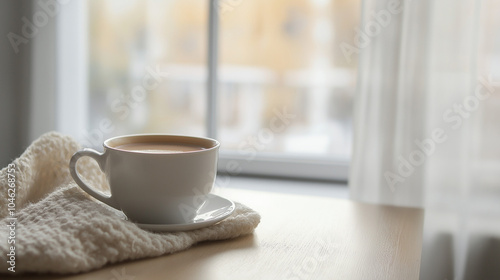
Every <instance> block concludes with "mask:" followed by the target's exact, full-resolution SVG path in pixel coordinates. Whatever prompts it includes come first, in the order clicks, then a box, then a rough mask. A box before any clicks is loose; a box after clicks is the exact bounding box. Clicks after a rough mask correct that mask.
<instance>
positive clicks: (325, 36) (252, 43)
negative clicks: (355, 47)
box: [219, 0, 359, 160]
mask: <svg viewBox="0 0 500 280" xmlns="http://www.w3.org/2000/svg"><path fill="white" fill-rule="evenodd" d="M358 4H359V3H358V1H339V0H335V1H327V0H314V1H313V0H293V1H290V0H275V1H266V0H252V1H221V2H220V3H219V5H220V7H219V12H220V13H219V14H220V52H219V55H220V68H219V69H220V86H219V94H220V95H219V96H220V97H219V102H220V104H219V107H220V108H221V110H220V129H219V137H220V139H221V141H222V143H224V146H223V147H224V148H225V149H228V150H233V151H237V152H238V153H240V154H250V153H252V152H253V151H257V152H272V153H286V154H296V155H299V156H303V155H306V156H318V155H319V156H328V157H329V158H335V159H337V160H348V158H349V157H350V150H351V134H352V103H353V96H354V90H355V82H356V65H357V61H356V57H355V56H353V57H352V58H351V57H350V60H348V59H347V58H346V57H344V54H343V52H342V50H341V48H340V44H341V43H342V42H346V43H350V44H353V43H352V42H353V39H354V36H355V27H356V26H357V25H358V20H359V16H358V14H359V5H358Z"/></svg>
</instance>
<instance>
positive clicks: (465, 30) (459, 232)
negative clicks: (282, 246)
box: [349, 0, 500, 279]
mask: <svg viewBox="0 0 500 280" xmlns="http://www.w3.org/2000/svg"><path fill="white" fill-rule="evenodd" d="M398 3H399V5H396V4H398ZM394 7H397V8H399V9H395V8H394ZM498 14H500V3H498V1H475V0H460V1H456V0H455V1H452V0H443V1H394V0H365V1H363V8H362V22H361V24H360V31H361V32H360V38H359V40H360V41H362V43H363V44H360V63H359V76H358V90H357V96H356V103H355V104H356V105H355V116H354V127H355V129H354V153H353V159H352V164H351V171H350V178H349V188H350V194H351V198H353V199H355V200H360V201H364V202H370V203H381V204H391V205H398V206H409V207H424V208H425V209H426V226H425V229H424V230H425V235H426V237H427V243H429V242H431V243H432V242H434V241H436V240H438V239H439V240H444V242H439V243H440V244H441V245H442V246H444V247H439V246H438V247H439V248H448V249H446V250H448V251H449V254H448V255H446V256H448V260H449V263H448V264H443V263H442V264H441V265H440V268H439V269H430V268H429V269H427V270H425V271H424V270H422V273H421V275H425V276H426V277H430V278H422V279H434V277H438V276H439V277H443V278H440V279H445V278H446V277H447V278H448V279H479V278H475V277H476V276H477V275H476V274H474V273H475V271H481V270H480V269H479V268H478V265H480V264H476V265H474V262H473V261H472V258H471V252H476V253H477V252H478V251H477V250H476V249H477V246H476V247H471V246H473V244H476V243H477V244H483V243H481V242H485V241H484V238H483V239H481V238H482V237H487V238H493V239H488V240H489V241H487V242H493V243H492V244H495V246H498V247H497V248H500V245H499V244H500V234H499V233H500V33H498V30H499V29H500V20H499V19H498V16H497V15H498ZM478 236H480V237H481V238H480V239H479V240H483V241H477V240H478V239H477V238H478ZM443 244H448V245H443ZM434 247H435V248H438V247H436V246H434ZM446 250H445V251H446ZM430 252H431V251H429V250H426V248H425V247H424V256H423V262H422V265H423V269H424V266H425V264H426V261H428V260H424V257H425V256H426V254H431V253H430ZM435 253H436V252H434V253H433V254H434V256H437V255H436V254H435ZM441 253H442V252H441ZM490 253H491V252H482V251H480V252H479V253H477V254H479V255H480V256H482V255H481V254H483V255H484V254H490ZM431 255H432V254H431ZM441 259H443V258H441ZM434 263H437V262H434ZM481 265H484V262H483V263H482V264H481ZM478 269H479V270H478ZM482 271H483V272H481V273H496V272H491V270H484V269H483V270H482ZM484 271H487V272H484ZM478 273H479V272H478ZM471 275H472V276H471ZM486 275H493V274H486ZM494 275H495V276H498V277H500V276H499V275H500V273H499V274H498V275H497V274H494ZM422 277H424V276H422ZM451 277H453V278H451ZM435 279H438V278H435ZM481 279H482V278H481Z"/></svg>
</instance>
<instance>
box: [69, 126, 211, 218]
mask: <svg viewBox="0 0 500 280" xmlns="http://www.w3.org/2000/svg"><path fill="white" fill-rule="evenodd" d="M103 146H104V152H103V153H99V152H97V151H95V150H92V149H83V150H81V151H78V152H76V153H75V154H74V155H73V157H72V158H71V161H70V166H69V167H70V173H71V175H72V177H73V179H74V180H75V181H76V183H77V184H78V185H79V186H80V187H81V188H82V189H83V190H84V191H86V192H87V193H88V194H90V195H91V196H93V197H94V198H96V199H98V200H99V201H101V202H103V203H105V204H107V205H109V206H111V207H114V208H116V209H118V210H121V211H123V212H124V213H125V215H126V216H127V217H128V218H129V219H130V220H131V221H133V222H136V223H140V224H182V223H188V222H190V221H191V220H192V219H193V218H194V217H195V216H196V214H197V213H196V211H197V209H199V208H200V207H201V206H202V205H203V204H204V203H205V202H206V200H207V198H208V196H207V195H208V194H209V193H210V192H211V190H212V186H213V184H214V181H215V174H216V172H217V159H218V150H219V146H220V144H219V142H218V141H216V140H214V139H210V138H203V137H191V136H179V135H163V134H142V135H128V136H120V137H115V138H111V139H108V140H106V141H104V144H103ZM83 156H89V157H91V158H93V159H94V160H96V161H97V163H98V164H99V167H100V168H101V170H102V171H103V172H104V173H105V174H106V178H107V180H108V183H109V187H110V195H109V196H106V195H103V194H102V193H100V192H97V191H95V190H94V189H93V188H92V187H91V186H88V185H87V184H85V183H84V182H83V181H82V179H81V178H80V174H79V173H78V172H77V170H76V164H77V161H78V159H79V158H81V157H83Z"/></svg>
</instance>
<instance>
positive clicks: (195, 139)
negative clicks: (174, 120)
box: [103, 133, 220, 156]
mask: <svg viewBox="0 0 500 280" xmlns="http://www.w3.org/2000/svg"><path fill="white" fill-rule="evenodd" d="M145 138H146V139H149V141H147V140H146V141H145V140H144V139H145ZM167 138H169V139H172V140H173V141H171V142H173V143H179V144H183V143H184V144H193V145H198V146H201V147H203V148H204V149H203V150H197V151H186V152H182V153H180V154H195V153H203V152H209V151H212V150H215V149H217V148H219V146H220V142H219V141H217V140H215V139H212V138H208V137H202V136H190V135H180V134H165V133H144V134H128V135H120V136H115V137H112V138H109V139H107V140H106V141H104V143H103V146H104V148H105V149H110V150H113V151H118V152H123V153H132V154H148V155H163V156H164V155H179V153H144V152H140V151H130V150H123V149H119V148H116V146H117V145H123V144H128V143H147V142H163V141H161V140H162V139H163V140H165V139H167ZM125 139H135V140H136V142H134V141H130V140H129V141H126V140H125ZM139 139H143V141H139ZM155 139H157V141H155ZM175 140H177V141H175ZM181 140H184V141H185V140H188V141H187V142H184V141H181ZM113 142H116V143H113ZM201 142H205V143H211V145H202V144H200V143H201ZM112 143H113V144H112ZM207 146H209V147H207Z"/></svg>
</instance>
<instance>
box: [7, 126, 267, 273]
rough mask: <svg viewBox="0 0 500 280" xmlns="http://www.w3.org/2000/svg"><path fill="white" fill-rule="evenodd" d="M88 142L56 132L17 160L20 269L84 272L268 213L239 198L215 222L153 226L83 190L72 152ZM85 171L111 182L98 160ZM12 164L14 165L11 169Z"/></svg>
mask: <svg viewBox="0 0 500 280" xmlns="http://www.w3.org/2000/svg"><path fill="white" fill-rule="evenodd" d="M79 149H80V146H79V145H78V143H76V142H75V141H74V140H73V139H72V138H70V137H67V136H63V135H60V134H58V133H54V132H51V133H48V134H45V135H43V136H42V137H40V138H39V139H38V140H36V141H35V142H33V144H31V146H30V147H29V148H28V149H27V150H26V151H25V152H24V153H23V154H22V155H21V156H20V157H19V158H18V159H16V160H14V162H13V164H14V165H15V168H14V169H15V170H14V171H13V172H11V174H14V175H15V176H16V177H15V178H16V180H15V186H16V201H15V204H16V205H15V207H16V211H15V213H16V217H17V221H16V232H15V241H16V243H15V253H16V263H15V264H16V266H15V271H16V273H19V272H51V273H76V272H82V271H89V270H92V269H97V268H99V267H102V266H104V265H106V264H109V263H116V262H120V261H124V260H132V259H139V258H145V257H154V256H160V255H164V254H169V253H174V252H176V251H180V250H184V249H187V248H189V247H190V246H192V245H193V244H196V243H198V242H201V241H207V240H221V239H228V238H234V237H238V236H241V235H245V234H249V233H252V232H253V230H254V228H255V227H256V226H257V225H258V224H259V221H260V216H259V214H258V213H256V212H255V211H253V210H252V209H250V208H248V207H246V206H244V205H242V204H239V203H236V210H235V212H234V213H233V214H232V215H231V216H230V217H228V218H227V219H225V220H223V221H222V222H219V223H217V224H215V225H212V226H210V227H207V228H203V229H198V230H193V231H186V232H176V233H152V232H148V231H145V230H142V229H140V228H138V227H137V226H136V225H135V224H133V223H131V222H129V221H127V220H124V219H123V214H122V213H121V212H119V211H117V210H114V209H112V208H110V207H108V206H107V205H104V204H102V203H101V202H98V201H97V200H95V199H93V198H91V197H90V196H89V195H87V194H86V193H85V192H83V191H82V190H81V189H80V188H79V187H78V186H77V185H76V183H75V182H74V181H73V179H72V178H71V175H70V174H69V168H68V163H69V159H70V158H71V156H72V155H73V153H75V152H76V151H77V150H79ZM78 167H79V168H78V171H79V173H81V174H82V177H83V178H86V179H87V180H88V182H89V183H90V184H91V185H92V186H94V187H95V188H96V189H100V190H104V191H106V190H107V189H108V187H107V183H106V181H105V177H104V175H103V174H102V172H101V171H100V170H99V168H98V166H97V164H96V163H95V161H93V160H91V159H90V158H82V159H81V160H80V161H79V163H78ZM11 171H12V170H11ZM7 188H8V169H7V167H6V168H3V169H2V170H0V205H1V207H0V208H1V209H0V219H1V222H0V225H1V227H0V270H1V272H0V273H11V272H9V271H8V270H7V268H8V267H9V266H10V265H9V264H8V263H7V254H8V253H9V247H10V246H12V245H11V244H8V242H7V240H8V236H9V234H10V232H9V228H8V227H7V226H6V225H7V224H9V222H10V221H11V220H9V217H10V216H9V215H8V214H9V213H8V211H7V205H8V191H7Z"/></svg>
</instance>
